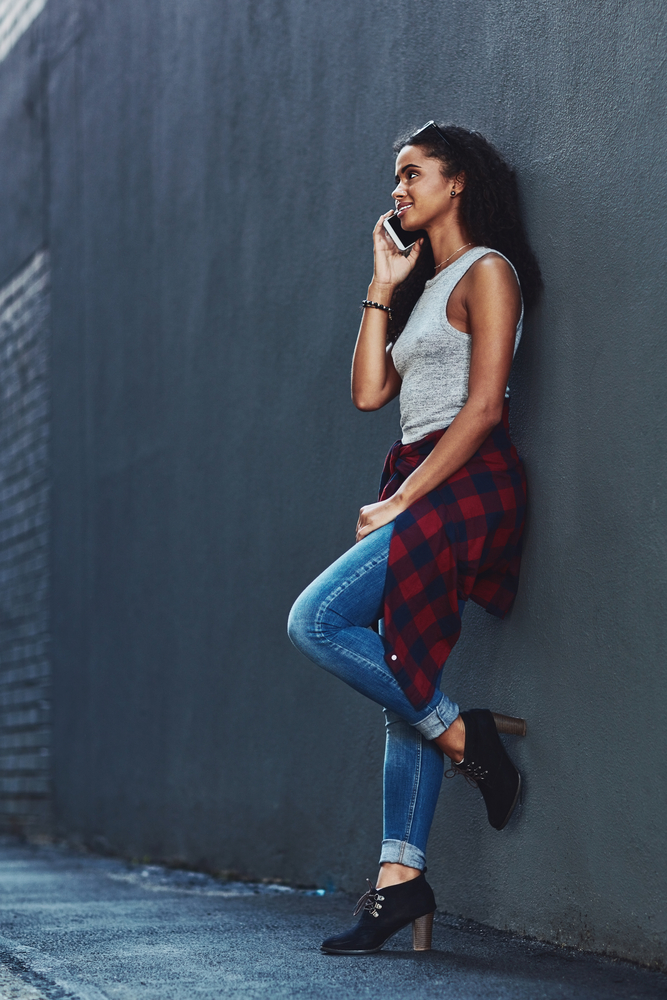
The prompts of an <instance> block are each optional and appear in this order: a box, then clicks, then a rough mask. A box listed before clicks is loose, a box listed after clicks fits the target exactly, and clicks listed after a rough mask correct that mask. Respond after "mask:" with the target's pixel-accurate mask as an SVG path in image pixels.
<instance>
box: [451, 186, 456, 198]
mask: <svg viewBox="0 0 667 1000" xmlns="http://www.w3.org/2000/svg"><path fill="white" fill-rule="evenodd" d="M451 196H452V198H456V191H455V190H454V188H452V195H451Z"/></svg>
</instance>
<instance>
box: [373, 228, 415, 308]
mask: <svg viewBox="0 0 667 1000" xmlns="http://www.w3.org/2000/svg"><path fill="white" fill-rule="evenodd" d="M393 214H394V213H393V211H391V212H385V213H384V215H381V216H380V218H379V219H378V221H377V223H376V225H375V229H374V230H373V253H374V256H375V270H374V272H373V284H374V285H381V286H386V287H387V288H391V290H392V291H393V289H394V288H396V286H397V285H400V284H401V282H403V281H405V279H406V278H407V276H408V275H409V274H410V271H411V270H412V269H413V267H414V266H415V264H416V263H417V258H418V257H419V253H420V251H421V248H422V243H423V240H421V239H420V240H417V242H416V243H415V245H414V246H413V248H412V249H411V251H410V253H409V254H408V256H407V257H404V256H403V254H402V253H401V251H400V250H399V249H398V247H397V246H396V244H395V243H394V241H393V240H392V238H391V236H389V234H388V233H387V231H386V230H385V228H384V226H383V222H384V220H385V219H388V218H389V217H390V216H392V215H393Z"/></svg>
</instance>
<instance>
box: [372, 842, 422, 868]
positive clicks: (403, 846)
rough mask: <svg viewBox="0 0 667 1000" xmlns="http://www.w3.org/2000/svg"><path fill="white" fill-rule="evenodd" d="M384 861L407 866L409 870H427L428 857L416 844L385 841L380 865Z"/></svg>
mask: <svg viewBox="0 0 667 1000" xmlns="http://www.w3.org/2000/svg"><path fill="white" fill-rule="evenodd" d="M384 861H386V862H389V863H391V864H395V865H407V866H408V868H418V869H419V871H423V870H424V868H426V855H425V854H424V852H423V851H420V850H419V848H418V847H415V846H414V844H408V843H407V841H405V840H383V841H382V851H381V853H380V864H382V863H383V862H384Z"/></svg>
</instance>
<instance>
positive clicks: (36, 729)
mask: <svg viewBox="0 0 667 1000" xmlns="http://www.w3.org/2000/svg"><path fill="white" fill-rule="evenodd" d="M48 315H49V258H48V253H46V252H45V251H40V252H39V253H37V254H35V256H34V257H33V258H32V259H31V260H30V262H29V263H28V264H27V265H26V266H25V267H24V268H23V269H22V270H21V272H20V273H19V274H18V275H16V276H15V277H14V278H12V279H11V281H9V282H7V284H6V285H5V286H4V287H3V288H1V289H0V830H2V831H4V832H6V833H20V834H26V835H33V836H34V835H40V834H47V833H48V832H49V829H50V807H49V684H50V677H49V674H50V670H49V467H48V441H49V424H48V418H49V387H48V370H49V344H48Z"/></svg>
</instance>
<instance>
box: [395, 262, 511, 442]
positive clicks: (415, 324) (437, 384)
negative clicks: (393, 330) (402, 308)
mask: <svg viewBox="0 0 667 1000" xmlns="http://www.w3.org/2000/svg"><path fill="white" fill-rule="evenodd" d="M487 253H498V251H497V250H490V249H489V247H473V248H472V250H468V252H467V253H464V254H463V256H462V257H459V259H458V260H456V261H454V263H453V264H450V265H449V267H446V268H445V269H444V271H441V272H440V274H436V276H435V278H431V280H430V281H427V282H426V287H425V288H424V291H423V292H422V294H421V297H420V298H419V300H418V301H417V304H416V306H415V307H414V309H413V310H412V313H411V314H410V319H409V320H408V322H407V324H406V326H405V329H404V330H403V333H402V334H401V335H400V337H399V338H398V340H397V341H396V343H395V344H394V347H393V349H392V352H391V354H392V358H393V360H394V365H395V366H396V371H397V372H398V374H399V375H400V376H401V379H402V385H401V395H400V404H401V431H402V432H403V438H402V440H403V444H412V442H413V441H419V439H420V438H423V437H424V436H425V435H426V434H430V433H431V431H439V430H444V428H446V427H449V425H450V424H451V422H452V420H453V419H454V417H455V416H456V414H457V413H458V412H459V410H460V409H461V408H462V407H463V404H464V403H465V402H466V400H467V398H468V376H469V374H470V351H471V342H472V341H471V337H470V335H469V334H467V333H462V332H461V331H460V330H457V329H456V327H454V326H452V324H451V323H450V322H449V321H448V320H447V303H448V301H449V296H450V295H451V294H452V292H453V291H454V288H455V286H456V285H457V284H458V283H459V281H460V280H461V278H462V277H463V275H464V274H465V273H466V271H467V270H468V268H469V267H472V265H473V264H474V263H475V261H477V260H479V259H480V257H484V256H485V255H486V254H487ZM498 256H499V257H503V254H501V253H499V254H498ZM503 259H504V260H507V257H504V258H503ZM507 263H508V264H509V265H510V267H511V268H512V270H513V271H514V273H515V274H516V270H515V268H514V266H513V265H512V263H511V261H507ZM518 280H519V278H518V275H517V281H518ZM522 330H523V301H522V305H521V317H520V319H519V322H518V324H517V328H516V336H515V338H514V353H516V349H517V347H518V346H519V341H520V340H521V332H522ZM505 395H506V396H507V395H509V393H508V392H506V393H505Z"/></svg>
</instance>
